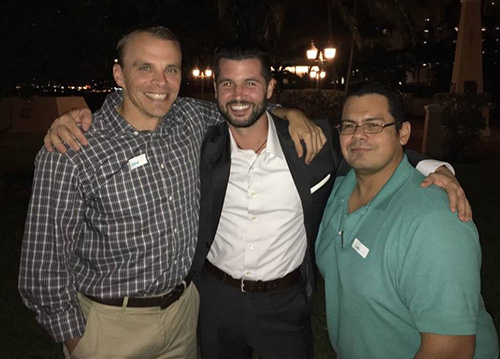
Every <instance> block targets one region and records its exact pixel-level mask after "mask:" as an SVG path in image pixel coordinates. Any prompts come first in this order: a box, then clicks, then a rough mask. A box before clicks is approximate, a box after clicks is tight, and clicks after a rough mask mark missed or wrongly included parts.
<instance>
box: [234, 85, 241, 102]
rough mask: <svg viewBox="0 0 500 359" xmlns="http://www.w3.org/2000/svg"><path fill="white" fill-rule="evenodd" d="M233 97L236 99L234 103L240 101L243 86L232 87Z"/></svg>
mask: <svg viewBox="0 0 500 359" xmlns="http://www.w3.org/2000/svg"><path fill="white" fill-rule="evenodd" d="M234 97H235V98H236V101H241V99H242V98H243V86H239V85H235V86H234Z"/></svg>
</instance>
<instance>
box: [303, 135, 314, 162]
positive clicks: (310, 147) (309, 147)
mask: <svg viewBox="0 0 500 359" xmlns="http://www.w3.org/2000/svg"><path fill="white" fill-rule="evenodd" d="M302 141H304V144H305V145H306V157H305V163H306V164H309V163H311V159H312V157H314V154H313V152H314V138H313V136H312V135H311V133H308V134H307V135H305V136H303V137H302Z"/></svg>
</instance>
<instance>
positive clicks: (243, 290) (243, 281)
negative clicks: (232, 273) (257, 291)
mask: <svg viewBox="0 0 500 359" xmlns="http://www.w3.org/2000/svg"><path fill="white" fill-rule="evenodd" d="M244 287H245V279H244V278H241V280H240V289H241V291H242V292H243V293H246V292H247V291H246V290H245V288H244Z"/></svg>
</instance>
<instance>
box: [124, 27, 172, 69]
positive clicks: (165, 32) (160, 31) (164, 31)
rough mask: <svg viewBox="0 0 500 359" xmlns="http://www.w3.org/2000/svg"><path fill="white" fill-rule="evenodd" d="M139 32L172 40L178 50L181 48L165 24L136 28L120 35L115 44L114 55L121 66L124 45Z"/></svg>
mask: <svg viewBox="0 0 500 359" xmlns="http://www.w3.org/2000/svg"><path fill="white" fill-rule="evenodd" d="M141 33H146V34H149V35H152V36H154V37H156V38H158V39H162V40H167V41H173V42H174V43H175V44H176V46H177V47H178V48H179V51H180V50H181V44H180V42H179V40H178V39H177V36H175V34H174V33H173V32H172V31H171V30H169V29H168V28H166V27H165V26H152V27H143V28H138V29H135V30H133V31H131V32H129V33H127V34H125V35H123V36H122V37H121V39H120V40H119V41H118V44H117V45H116V56H117V60H118V63H119V64H120V65H121V66H123V57H124V51H125V47H126V46H127V44H128V42H129V41H130V39H131V38H133V37H134V36H135V35H138V34H141Z"/></svg>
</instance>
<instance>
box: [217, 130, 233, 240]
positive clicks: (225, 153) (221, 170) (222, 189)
mask: <svg viewBox="0 0 500 359" xmlns="http://www.w3.org/2000/svg"><path fill="white" fill-rule="evenodd" d="M222 131H223V133H222V144H220V145H219V146H220V147H219V148H221V152H220V153H219V154H218V156H217V157H216V158H215V159H214V163H213V172H212V174H213V177H212V186H213V201H214V203H213V207H212V208H213V209H214V210H213V211H212V223H213V226H212V228H213V237H215V233H216V231H217V227H218V225H219V220H220V216H221V212H222V206H223V205H224V198H225V197H226V189H227V185H228V182H229V173H230V169H231V141H230V138H229V130H228V128H227V125H226V124H225V123H224V124H223V129H222Z"/></svg>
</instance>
